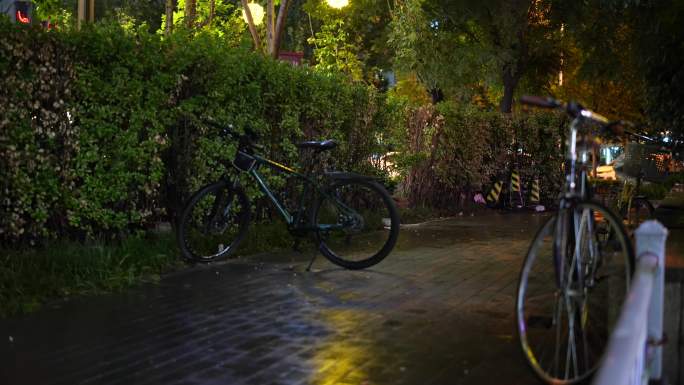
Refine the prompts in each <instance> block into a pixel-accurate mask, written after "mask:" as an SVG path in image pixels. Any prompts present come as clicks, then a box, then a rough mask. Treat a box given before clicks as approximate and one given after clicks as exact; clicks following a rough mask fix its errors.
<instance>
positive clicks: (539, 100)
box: [520, 95, 624, 134]
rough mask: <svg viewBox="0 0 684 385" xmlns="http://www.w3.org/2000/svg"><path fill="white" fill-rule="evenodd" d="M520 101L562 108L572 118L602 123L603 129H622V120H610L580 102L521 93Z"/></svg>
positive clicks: (618, 130)
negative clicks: (565, 101) (564, 101)
mask: <svg viewBox="0 0 684 385" xmlns="http://www.w3.org/2000/svg"><path fill="white" fill-rule="evenodd" d="M520 102H521V103H522V104H528V105H532V106H535V107H541V108H548V109H558V110H563V111H565V112H566V113H567V114H568V115H570V116H572V117H573V118H577V117H582V118H584V119H587V120H590V121H592V122H594V123H598V124H600V125H602V126H603V127H604V128H605V129H609V130H611V131H613V133H615V134H620V133H622V130H620V128H621V126H622V125H623V123H624V122H622V121H617V122H611V121H610V120H609V119H608V118H606V117H605V116H603V115H601V114H599V113H596V112H594V111H591V110H588V109H586V108H584V106H582V105H581V104H579V103H577V102H569V103H563V102H562V101H560V100H556V99H554V98H549V97H546V98H544V97H541V96H532V95H523V96H522V97H521V98H520Z"/></svg>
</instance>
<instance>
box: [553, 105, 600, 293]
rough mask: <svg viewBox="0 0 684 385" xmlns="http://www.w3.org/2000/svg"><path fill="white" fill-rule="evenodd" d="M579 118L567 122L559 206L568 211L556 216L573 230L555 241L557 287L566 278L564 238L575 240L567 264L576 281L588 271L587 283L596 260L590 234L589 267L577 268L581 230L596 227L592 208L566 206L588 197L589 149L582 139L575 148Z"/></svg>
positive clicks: (565, 241)
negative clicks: (581, 209)
mask: <svg viewBox="0 0 684 385" xmlns="http://www.w3.org/2000/svg"><path fill="white" fill-rule="evenodd" d="M582 120H583V119H582V117H581V116H579V117H576V118H575V119H573V120H572V122H571V124H570V137H569V138H568V141H569V143H568V152H567V161H568V164H569V166H568V168H569V169H568V172H567V173H566V184H565V187H564V191H563V194H562V195H561V199H560V210H561V211H565V212H566V213H567V214H572V215H561V213H559V214H558V220H559V221H561V220H567V221H568V222H569V223H566V224H565V226H571V228H572V231H573V238H572V239H568V237H567V234H563V236H562V238H560V239H562V240H561V241H560V242H561V243H562V244H563V245H559V246H560V247H558V250H557V251H559V252H560V253H556V254H557V255H556V257H555V265H556V277H557V284H558V287H559V288H562V286H563V285H565V283H566V282H568V281H566V280H565V279H564V275H565V274H564V273H565V272H564V267H565V262H564V261H565V258H567V257H568V256H566V255H565V254H566V252H567V251H568V250H567V249H566V248H565V244H566V243H567V242H570V241H572V242H575V247H574V250H573V251H572V253H573V255H572V263H571V264H570V266H571V268H573V269H577V272H578V275H579V276H580V277H579V279H580V281H582V280H584V276H583V275H584V273H588V274H589V276H588V277H587V279H588V281H589V282H590V283H593V276H592V275H593V273H594V271H595V270H596V269H595V265H596V263H597V262H598V261H597V258H596V256H597V255H598V252H597V250H596V247H597V246H596V244H595V243H596V242H595V240H593V239H591V238H590V239H588V240H586V241H587V242H589V245H588V247H589V257H590V258H591V261H589V263H590V266H589V270H588V271H587V272H581V266H582V264H583V263H584V262H585V261H582V260H581V257H582V255H581V254H582V253H581V252H580V247H581V242H582V241H584V239H583V230H585V229H586V230H587V231H588V234H593V231H594V229H595V227H596V223H595V219H594V216H593V213H592V212H587V213H584V212H582V213H577V212H575V211H574V210H573V211H570V210H569V209H570V208H572V206H573V203H574V202H577V201H581V200H588V199H589V198H590V192H589V185H588V174H587V168H586V164H587V163H588V161H589V159H588V158H589V150H588V148H587V144H586V142H583V143H582V144H583V145H582V147H581V148H579V149H578V145H577V142H578V141H577V138H578V135H579V133H580V127H581V125H582V123H583V122H582ZM561 228H562V227H561ZM561 231H562V230H561ZM568 274H571V272H568ZM568 279H569V277H568Z"/></svg>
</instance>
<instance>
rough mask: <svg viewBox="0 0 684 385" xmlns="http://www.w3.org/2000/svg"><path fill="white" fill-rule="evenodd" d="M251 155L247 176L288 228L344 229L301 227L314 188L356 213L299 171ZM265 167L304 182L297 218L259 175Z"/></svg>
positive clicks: (237, 177)
mask: <svg viewBox="0 0 684 385" xmlns="http://www.w3.org/2000/svg"><path fill="white" fill-rule="evenodd" d="M249 155H250V156H251V157H252V158H254V160H255V162H254V163H253V165H252V166H251V167H250V168H249V170H247V171H246V172H247V174H248V175H250V176H251V177H252V178H253V179H254V180H255V181H256V182H257V185H258V186H259V189H260V190H261V191H262V192H263V193H264V194H266V196H267V197H268V199H269V200H270V201H271V202H272V203H273V205H275V207H276V208H277V209H278V212H279V213H280V215H281V216H282V217H283V219H284V220H285V223H287V225H288V227H291V228H294V229H297V230H305V231H313V230H329V229H336V228H342V227H343V225H341V224H335V225H319V226H313V225H312V224H309V225H308V226H301V225H299V224H300V223H302V219H304V218H303V216H304V215H305V212H304V211H305V210H303V208H304V203H305V199H306V198H307V197H308V196H310V193H311V192H312V191H311V188H312V187H313V189H314V192H315V193H316V194H318V195H319V196H325V197H329V198H332V199H334V200H335V201H336V202H337V204H338V205H339V207H341V208H343V209H344V210H347V211H348V212H350V213H355V211H354V210H353V209H351V208H349V207H348V206H347V205H345V204H344V203H342V202H341V201H340V200H339V199H337V197H335V196H331V195H330V194H327V193H326V192H325V191H323V189H321V188H320V187H319V186H318V183H316V181H314V180H313V178H311V177H309V176H308V175H304V174H301V173H298V172H297V171H295V170H293V169H292V168H290V167H287V166H285V165H283V164H280V163H278V162H275V161H272V160H270V159H266V158H264V157H262V156H259V155H256V154H249ZM264 165H265V166H268V167H270V168H271V169H273V170H276V171H277V172H279V173H282V174H287V175H288V177H289V178H297V179H300V180H302V183H303V185H304V190H303V191H302V195H301V197H300V200H299V206H298V208H299V209H298V210H297V212H296V216H295V215H292V214H291V213H290V212H289V211H287V209H286V208H285V206H284V205H283V203H282V202H281V201H280V200H278V198H277V197H276V196H275V194H273V192H272V191H271V189H270V188H269V186H268V183H267V182H266V179H265V178H264V176H263V175H262V174H260V173H259V171H258V170H259V168H260V167H261V166H264ZM234 167H235V168H236V169H237V170H238V171H242V172H245V170H241V169H239V168H238V167H237V166H234ZM237 183H239V176H237V175H236V176H235V178H234V179H233V185H236V184H237Z"/></svg>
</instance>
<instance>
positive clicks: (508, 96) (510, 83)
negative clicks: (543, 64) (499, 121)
mask: <svg viewBox="0 0 684 385" xmlns="http://www.w3.org/2000/svg"><path fill="white" fill-rule="evenodd" d="M519 80H520V75H519V74H518V71H516V72H515V73H514V72H513V69H511V65H510V64H506V65H504V68H503V84H504V94H503V98H501V104H500V106H499V108H500V110H501V112H503V113H506V114H508V113H510V112H511V111H512V110H513V93H514V92H515V88H516V87H517V86H518V81H519Z"/></svg>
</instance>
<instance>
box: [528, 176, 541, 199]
mask: <svg viewBox="0 0 684 385" xmlns="http://www.w3.org/2000/svg"><path fill="white" fill-rule="evenodd" d="M529 202H530V204H539V179H532V183H531V184H530V198H529Z"/></svg>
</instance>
